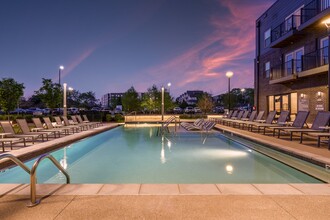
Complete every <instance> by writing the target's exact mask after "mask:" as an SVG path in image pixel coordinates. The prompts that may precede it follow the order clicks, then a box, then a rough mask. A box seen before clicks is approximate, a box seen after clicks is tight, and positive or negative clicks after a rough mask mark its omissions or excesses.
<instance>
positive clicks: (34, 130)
mask: <svg viewBox="0 0 330 220" xmlns="http://www.w3.org/2000/svg"><path fill="white" fill-rule="evenodd" d="M40 130H44V128H31V131H32V132H37V131H40Z"/></svg>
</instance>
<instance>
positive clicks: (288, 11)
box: [255, 0, 330, 120]
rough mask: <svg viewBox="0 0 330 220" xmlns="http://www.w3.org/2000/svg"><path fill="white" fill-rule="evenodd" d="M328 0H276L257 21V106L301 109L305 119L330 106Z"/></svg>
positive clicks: (271, 109)
mask: <svg viewBox="0 0 330 220" xmlns="http://www.w3.org/2000/svg"><path fill="white" fill-rule="evenodd" d="M329 15H330V0H295V1H287V0H278V1H276V2H275V3H274V4H273V5H272V6H271V7H270V8H268V9H267V10H266V11H265V12H264V13H263V14H262V15H261V16H260V18H258V19H257V21H256V62H255V105H256V107H257V109H258V110H259V111H261V110H263V111H266V112H269V111H273V110H276V111H277V112H279V111H282V110H287V111H290V114H291V119H292V117H293V118H294V115H295V114H296V113H297V112H298V111H301V110H305V111H306V110H307V111H310V116H311V117H309V120H311V119H312V118H314V117H315V115H316V114H317V112H318V111H322V110H328V105H329V98H330V97H329V96H328V94H329V91H328V90H329V88H328V87H329V85H328V84H329V79H328V71H329V63H328V61H329V38H328V34H327V28H326V26H325V25H324V24H322V22H323V21H325V19H327V18H329Z"/></svg>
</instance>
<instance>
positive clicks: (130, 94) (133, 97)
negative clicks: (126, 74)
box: [121, 86, 140, 112]
mask: <svg viewBox="0 0 330 220" xmlns="http://www.w3.org/2000/svg"><path fill="white" fill-rule="evenodd" d="M121 102H122V104H123V107H124V110H125V111H126V112H131V111H138V110H139V108H140V100H139V94H138V93H137V92H136V91H135V89H134V87H133V86H132V87H131V88H129V89H128V90H127V91H126V92H125V93H124V95H123V97H122V99H121Z"/></svg>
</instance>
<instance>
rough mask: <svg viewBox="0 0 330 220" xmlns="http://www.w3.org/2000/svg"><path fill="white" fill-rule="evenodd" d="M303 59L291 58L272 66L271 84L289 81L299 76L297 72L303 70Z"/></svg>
mask: <svg viewBox="0 0 330 220" xmlns="http://www.w3.org/2000/svg"><path fill="white" fill-rule="evenodd" d="M301 70H302V65H301V60H290V61H287V62H285V63H283V64H280V65H277V66H274V67H272V68H271V73H270V81H269V84H277V83H283V82H289V81H292V80H295V79H296V78H297V73H298V72H301Z"/></svg>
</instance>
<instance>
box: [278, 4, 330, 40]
mask: <svg viewBox="0 0 330 220" xmlns="http://www.w3.org/2000/svg"><path fill="white" fill-rule="evenodd" d="M327 8H330V0H313V1H311V2H310V3H308V4H307V5H306V6H305V7H303V8H302V9H301V11H300V15H292V16H290V17H289V18H287V19H286V20H285V21H284V22H282V23H281V24H280V25H279V26H277V27H275V28H274V29H272V31H271V41H272V42H274V41H276V40H277V39H279V38H280V37H282V36H284V35H285V34H286V33H288V32H290V31H291V30H296V29H297V28H298V27H299V26H300V25H301V24H304V23H305V22H307V21H309V20H310V19H312V18H313V17H315V16H316V15H318V14H319V13H321V12H322V11H324V10H325V9H327Z"/></svg>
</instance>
